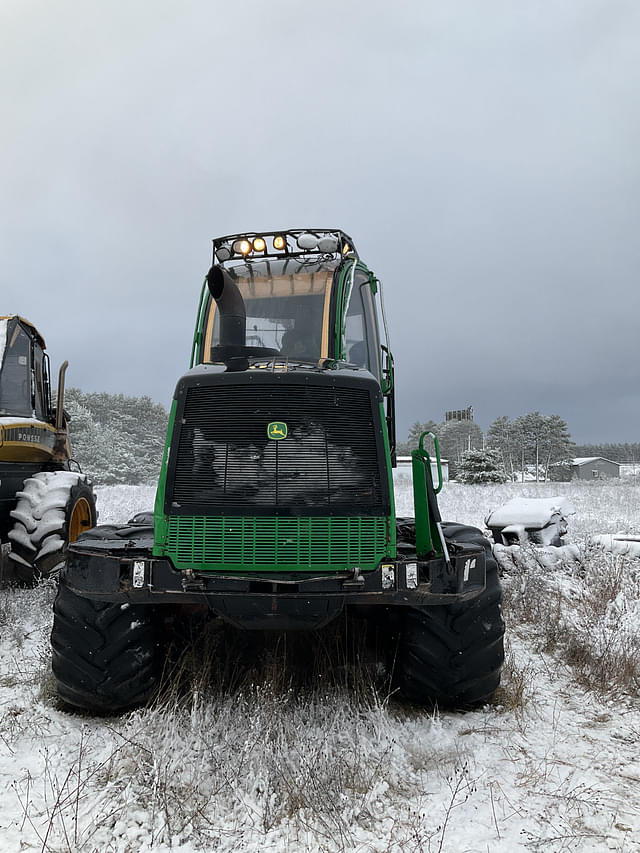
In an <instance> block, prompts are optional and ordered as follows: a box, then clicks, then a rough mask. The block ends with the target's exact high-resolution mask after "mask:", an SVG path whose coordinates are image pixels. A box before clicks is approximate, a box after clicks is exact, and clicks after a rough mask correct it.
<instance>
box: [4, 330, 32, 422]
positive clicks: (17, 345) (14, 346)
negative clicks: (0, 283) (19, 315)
mask: <svg viewBox="0 0 640 853" xmlns="http://www.w3.org/2000/svg"><path fill="white" fill-rule="evenodd" d="M30 349H31V343H30V340H29V338H28V337H27V335H26V334H25V332H24V331H23V329H22V328H21V326H20V325H19V323H17V322H16V321H15V320H14V321H8V320H6V319H3V320H0V417H4V416H5V415H20V416H22V417H27V418H28V417H31V416H32V415H33V414H34V412H33V407H32V405H31V383H30V371H29V353H30Z"/></svg>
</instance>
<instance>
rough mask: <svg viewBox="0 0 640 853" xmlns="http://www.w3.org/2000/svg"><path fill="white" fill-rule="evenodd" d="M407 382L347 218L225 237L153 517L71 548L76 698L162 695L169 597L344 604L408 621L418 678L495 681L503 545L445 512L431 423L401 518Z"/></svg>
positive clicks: (63, 668) (65, 689)
mask: <svg viewBox="0 0 640 853" xmlns="http://www.w3.org/2000/svg"><path fill="white" fill-rule="evenodd" d="M381 329H383V330H384V333H385V338H384V343H382V340H381V334H380V331H381ZM393 385H394V377H393V360H392V357H391V353H390V351H389V348H388V341H387V335H386V322H385V321H384V311H383V305H382V293H381V288H380V282H379V281H378V280H377V279H376V277H375V275H374V274H373V273H372V272H371V271H370V270H369V269H368V268H367V267H366V266H365V264H364V263H363V262H362V261H361V260H360V258H359V257H358V254H357V252H356V249H355V246H354V244H353V241H352V240H351V238H350V237H348V236H347V235H346V234H344V233H343V232H342V231H339V230H336V229H315V228H314V229H309V230H306V231H302V230H289V231H278V232H261V233H246V234H236V235H232V236H227V237H221V238H219V239H216V240H214V241H213V266H212V267H211V269H210V271H209V273H208V274H207V276H206V279H205V283H204V285H203V288H202V294H201V298H200V305H199V309H198V315H197V323H196V330H195V335H194V339H193V346H192V355H191V369H190V370H189V371H188V372H187V373H186V374H185V375H184V376H183V377H182V378H181V379H180V380H179V382H178V385H177V387H176V391H175V396H174V400H173V404H172V407H171V412H170V417H169V426H168V432H167V441H166V446H165V451H164V457H163V464H162V470H161V475H160V480H159V484H158V489H157V494H156V503H155V512H154V514H153V518H151V514H150V513H149V514H142V515H141V516H139V517H136V518H135V519H133V520H132V522H130V523H129V525H127V526H119V527H118V526H102V527H97V528H95V529H94V530H92V531H89V532H88V533H86V534H84V535H82V536H81V537H80V538H79V539H78V540H77V541H76V542H75V543H73V545H72V546H71V547H70V549H69V558H68V561H67V565H66V567H65V569H64V571H63V573H62V576H61V579H60V587H59V592H58V596H57V599H56V602H55V607H54V625H53V631H52V637H51V640H52V646H53V672H54V675H55V678H56V680H57V687H58V694H59V696H60V697H61V699H62V700H63V701H64V702H66V703H67V704H69V705H72V706H75V707H78V708H83V709H86V710H89V711H93V712H98V713H99V712H112V711H118V710H120V709H124V708H127V707H130V706H133V705H135V704H139V703H141V702H144V701H146V700H147V699H148V698H149V697H150V696H151V694H152V693H153V691H154V688H155V686H156V685H157V682H158V678H159V673H160V671H161V668H162V660H159V659H158V658H161V657H162V652H161V651H160V650H161V649H162V648H163V636H162V632H163V630H164V628H163V626H164V625H166V624H167V622H168V621H169V620H167V619H166V616H167V614H168V613H170V612H171V611H170V609H171V608H174V609H175V608H176V607H180V608H181V612H182V613H184V606H185V605H200V606H201V605H202V604H203V603H206V605H208V607H209V608H210V611H211V613H212V614H214V615H215V616H217V617H220V618H222V619H223V620H226V621H227V622H229V623H232V624H233V625H235V626H239V627H241V628H244V629H249V630H251V629H255V630H265V629H274V630H278V631H284V630H295V629H305V630H309V629H317V628H320V627H322V626H324V625H326V624H328V623H329V622H330V621H332V620H334V619H336V618H337V617H338V616H339V615H340V614H341V613H342V612H343V610H344V609H345V608H348V609H350V610H354V611H355V610H357V611H358V612H359V613H363V614H365V615H367V616H371V618H372V619H376V618H377V620H378V623H380V621H381V620H382V622H383V623H391V622H393V624H394V625H395V626H396V628H394V633H395V635H396V636H398V637H399V645H397V646H396V648H395V649H394V655H395V662H394V674H395V678H396V682H397V684H398V686H399V688H400V691H401V693H402V694H403V695H404V696H405V697H407V698H409V699H410V700H413V701H419V702H421V701H425V700H428V699H431V700H433V699H435V700H437V701H439V702H441V703H456V704H469V703H475V702H478V701H480V700H482V699H485V698H487V697H488V696H489V695H490V694H491V693H492V692H493V691H494V689H495V688H496V687H497V685H498V683H499V680H500V669H501V665H502V661H503V645H502V640H503V632H504V625H503V621H502V615H501V608H500V599H501V590H500V584H499V580H498V574H497V567H496V563H495V561H494V559H493V557H492V555H491V548H490V545H489V542H488V540H487V539H485V538H484V537H483V536H482V534H481V533H480V531H479V530H476V529H475V528H472V527H465V526H463V525H458V524H443V523H441V520H440V514H439V512H438V505H437V500H436V493H437V492H438V491H439V490H440V488H441V486H442V482H441V480H442V478H441V473H440V460H439V452H438V447H437V442H436V443H435V450H436V454H435V455H436V462H437V470H438V483H437V486H436V487H434V483H433V481H432V474H431V460H430V457H429V454H428V452H427V450H426V449H425V446H424V441H425V438H426V434H425V435H423V436H422V438H421V440H420V447H419V449H417V450H415V451H414V453H413V481H414V499H415V516H416V517H415V522H414V521H413V519H396V516H395V511H394V499H393V479H392V468H393V466H394V464H395V453H394V446H395V422H394V402H393V401H394V396H393Z"/></svg>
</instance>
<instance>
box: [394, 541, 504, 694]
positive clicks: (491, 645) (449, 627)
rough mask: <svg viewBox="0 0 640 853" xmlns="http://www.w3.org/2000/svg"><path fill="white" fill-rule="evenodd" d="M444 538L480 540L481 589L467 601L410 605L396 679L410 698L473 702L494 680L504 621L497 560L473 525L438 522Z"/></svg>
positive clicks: (499, 666) (491, 689) (501, 651)
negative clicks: (483, 559) (484, 577)
mask: <svg viewBox="0 0 640 853" xmlns="http://www.w3.org/2000/svg"><path fill="white" fill-rule="evenodd" d="M443 530H444V534H445V538H446V539H447V540H449V541H458V542H466V543H473V544H477V545H480V546H482V547H483V548H484V552H485V556H486V574H487V582H486V588H485V590H484V592H483V593H482V594H481V595H480V596H478V597H477V598H474V599H472V600H471V601H468V602H460V603H456V604H450V605H439V606H435V607H424V608H420V609H418V608H410V609H408V610H407V611H406V613H405V617H404V630H403V633H402V638H401V643H400V655H399V669H400V671H399V682H400V690H401V692H402V694H403V695H404V696H405V697H406V698H407V699H409V700H410V701H414V702H419V703H423V702H427V701H433V702H438V703H439V704H441V705H445V706H452V705H455V706H467V705H474V704H476V703H478V702H481V701H483V700H485V699H488V698H489V697H490V696H491V694H492V693H493V692H494V691H495V689H496V688H497V687H498V685H499V684H500V671H501V669H502V664H503V661H504V647H503V636H504V621H503V619H502V608H501V604H500V602H501V600H502V590H501V587H500V581H499V578H498V566H497V563H496V561H495V559H494V558H493V555H492V552H491V544H490V542H489V541H488V539H486V538H485V537H484V536H483V535H482V533H481V532H480V531H479V530H478V529H477V528H475V527H467V526H465V525H462V524H444V525H443Z"/></svg>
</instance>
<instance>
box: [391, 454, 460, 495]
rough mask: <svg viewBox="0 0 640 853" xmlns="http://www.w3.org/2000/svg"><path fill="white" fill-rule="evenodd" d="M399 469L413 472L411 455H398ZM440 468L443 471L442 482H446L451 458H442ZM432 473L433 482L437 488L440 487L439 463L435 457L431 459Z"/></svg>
mask: <svg viewBox="0 0 640 853" xmlns="http://www.w3.org/2000/svg"><path fill="white" fill-rule="evenodd" d="M396 463H397V470H398V471H403V472H406V473H407V474H411V457H410V456H398V457H397V459H396ZM440 470H441V471H442V482H443V483H446V482H448V480H449V460H448V459H441V460H440ZM431 474H432V476H433V484H434V486H435V487H436V488H437V487H438V464H437V462H436V461H435V459H432V460H431Z"/></svg>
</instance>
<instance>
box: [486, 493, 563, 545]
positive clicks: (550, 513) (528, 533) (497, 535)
mask: <svg viewBox="0 0 640 853" xmlns="http://www.w3.org/2000/svg"><path fill="white" fill-rule="evenodd" d="M574 512H575V510H574V508H573V506H572V505H571V503H570V502H569V501H568V500H567V499H566V498H564V497H550V498H513V499H512V500H510V501H507V503H506V504H503V506H501V507H499V508H498V509H496V510H493V512H491V513H489V515H488V516H487V518H486V520H485V524H486V525H487V528H488V529H489V530H490V531H491V535H492V536H493V541H494V542H495V543H496V544H499V545H520V544H522V543H524V542H531V543H533V544H534V545H544V546H547V545H553V546H558V547H559V546H561V545H564V539H563V537H564V536H565V534H566V533H567V530H568V517H569V516H570V515H572V514H573V513H574Z"/></svg>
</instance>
